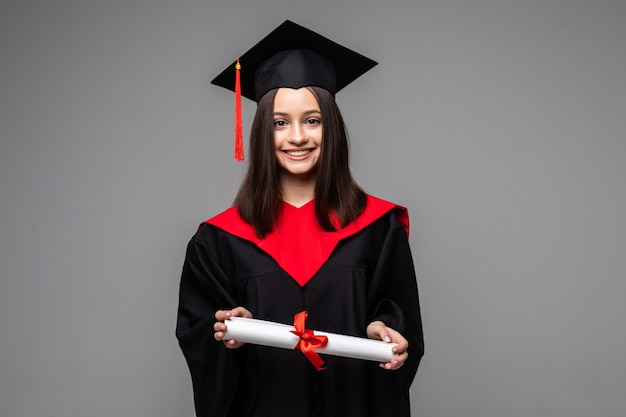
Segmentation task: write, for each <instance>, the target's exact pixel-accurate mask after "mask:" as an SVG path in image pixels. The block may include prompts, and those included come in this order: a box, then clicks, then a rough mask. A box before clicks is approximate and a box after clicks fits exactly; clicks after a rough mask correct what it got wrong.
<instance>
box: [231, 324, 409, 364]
mask: <svg viewBox="0 0 626 417" xmlns="http://www.w3.org/2000/svg"><path fill="white" fill-rule="evenodd" d="M225 324H226V327H227V330H226V332H225V333H224V339H225V340H228V339H235V340H237V341H238V342H246V343H253V344H256V345H263V346H272V347H277V348H283V349H293V348H295V346H296V345H297V344H298V341H299V340H300V338H299V337H298V336H296V335H295V334H293V333H291V331H292V330H294V327H293V326H291V325H287V324H281V323H274V322H271V321H264V320H257V319H249V318H243V317H231V318H230V319H228V320H226V322H225ZM314 333H315V335H316V336H317V335H320V336H326V337H328V343H327V344H326V346H324V347H321V348H319V349H316V352H317V353H319V354H322V355H334V356H343V357H346V358H354V359H365V360H370V361H376V362H391V360H392V359H393V358H394V357H395V356H396V354H395V353H393V352H392V351H391V349H393V347H394V346H397V344H396V343H387V342H383V341H380V340H372V339H365V338H362V337H355V336H345V335H340V334H335V333H326V332H318V331H317V330H314Z"/></svg>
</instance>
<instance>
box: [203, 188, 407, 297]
mask: <svg viewBox="0 0 626 417" xmlns="http://www.w3.org/2000/svg"><path fill="white" fill-rule="evenodd" d="M391 210H395V211H396V214H397V216H398V220H399V221H400V223H401V224H402V225H403V226H404V228H405V230H406V232H407V234H408V233H409V217H408V213H407V210H406V208H404V207H400V206H398V205H396V204H393V203H390V202H388V201H384V200H381V199H379V198H376V197H372V196H367V205H366V207H365V210H364V211H363V213H361V215H360V216H359V217H358V218H357V219H356V220H355V221H353V222H351V223H350V224H348V225H347V226H346V227H344V228H342V229H339V230H337V231H335V232H326V231H324V230H322V229H321V228H320V226H319V224H318V223H317V219H316V217H315V205H314V203H313V201H310V202H308V203H307V204H305V205H304V206H302V207H294V206H292V205H290V204H288V203H283V208H282V211H281V214H280V217H279V219H278V227H276V229H275V230H273V231H272V232H271V233H268V234H267V235H266V236H265V238H263V239H259V237H258V236H257V235H256V232H255V231H254V227H252V225H250V224H249V223H247V222H245V221H244V220H243V219H242V218H241V217H240V216H239V211H238V210H237V208H236V207H231V208H229V209H228V210H226V211H224V212H223V213H221V214H218V215H217V216H215V217H213V218H211V219H209V220H206V221H205V222H204V223H208V224H212V225H214V226H216V227H219V228H220V229H222V230H224V231H226V232H228V233H230V234H232V235H235V236H237V237H240V238H242V239H245V240H248V241H250V242H252V243H254V244H256V245H257V246H258V247H259V248H260V249H262V250H263V251H264V252H266V253H267V254H268V255H270V256H271V257H272V258H274V260H275V261H276V262H277V263H278V265H280V267H281V268H283V269H284V270H285V272H287V274H289V276H291V277H292V278H293V279H294V280H295V281H296V282H297V283H298V284H300V285H301V286H304V285H306V283H307V282H309V280H310V279H311V278H313V276H314V275H315V274H316V273H317V271H319V269H320V268H321V267H322V265H323V264H324V262H326V261H327V260H328V258H329V257H330V255H331V254H332V252H333V250H334V249H335V247H336V246H337V244H338V243H339V241H341V240H342V239H345V238H347V237H350V236H352V235H354V234H355V233H358V232H359V231H361V230H363V229H364V228H365V227H367V226H369V225H370V224H372V223H373V222H374V221H376V220H378V219H379V218H381V217H382V216H383V215H385V214H386V213H388V212H389V211H391Z"/></svg>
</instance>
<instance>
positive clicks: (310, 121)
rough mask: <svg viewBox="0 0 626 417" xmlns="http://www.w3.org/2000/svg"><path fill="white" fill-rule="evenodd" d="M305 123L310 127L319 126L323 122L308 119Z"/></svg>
mask: <svg viewBox="0 0 626 417" xmlns="http://www.w3.org/2000/svg"><path fill="white" fill-rule="evenodd" d="M305 123H306V124H308V125H319V124H321V123H322V121H321V120H320V119H307V120H306V122H305Z"/></svg>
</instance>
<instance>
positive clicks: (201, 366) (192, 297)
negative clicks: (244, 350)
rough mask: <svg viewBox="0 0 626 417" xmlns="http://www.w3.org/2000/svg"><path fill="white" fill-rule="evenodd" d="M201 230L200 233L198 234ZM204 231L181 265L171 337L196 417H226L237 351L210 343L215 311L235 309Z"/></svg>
mask: <svg viewBox="0 0 626 417" xmlns="http://www.w3.org/2000/svg"><path fill="white" fill-rule="evenodd" d="M203 229H204V230H203ZM208 229H210V227H207V226H204V227H203V228H201V229H200V230H199V231H198V233H197V234H196V235H195V236H194V237H193V238H192V239H191V241H190V242H189V245H188V247H187V254H186V258H185V262H184V265H183V271H182V277H181V282H180V296H179V307H178V320H177V324H176V337H177V338H178V341H179V344H180V347H181V349H182V351H183V354H184V356H185V359H186V360H187V364H188V366H189V370H190V372H191V380H192V384H193V392H194V403H195V407H196V414H197V416H198V417H209V416H210V417H223V416H226V415H228V412H229V407H230V403H231V400H232V398H233V396H234V393H235V387H236V386H237V380H238V375H239V365H238V360H237V356H238V355H239V353H238V351H237V350H231V349H228V348H226V347H225V346H224V345H223V343H222V342H218V341H216V340H215V338H214V337H213V334H214V330H213V324H214V323H215V311H216V310H220V309H230V308H233V307H236V306H237V302H236V297H235V295H234V294H235V291H234V288H233V286H232V283H231V282H230V280H229V279H228V277H227V276H226V274H225V273H224V271H223V269H222V268H221V266H220V264H219V262H218V261H217V259H216V257H217V256H216V252H215V251H212V250H211V249H212V245H213V244H216V243H217V242H210V236H211V235H210V234H209V233H207V230H208Z"/></svg>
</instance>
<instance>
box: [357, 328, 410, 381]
mask: <svg viewBox="0 0 626 417" xmlns="http://www.w3.org/2000/svg"><path fill="white" fill-rule="evenodd" d="M367 337H369V338H370V339H376V340H382V341H384V342H387V343H397V344H398V346H396V347H394V348H393V349H392V351H393V353H395V354H396V355H397V356H396V357H394V358H393V359H392V360H391V362H387V363H385V362H381V363H380V367H381V368H385V369H390V370H396V369H398V368H400V367H401V366H402V365H404V361H406V359H407V358H408V357H409V354H408V352H407V351H406V350H407V348H408V347H409V342H408V341H407V340H406V339H405V338H404V336H402V335H401V334H400V332H398V331H397V330H394V329H392V328H391V327H387V326H385V323H383V322H382V321H373V322H371V323H370V324H369V325H368V326H367Z"/></svg>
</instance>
